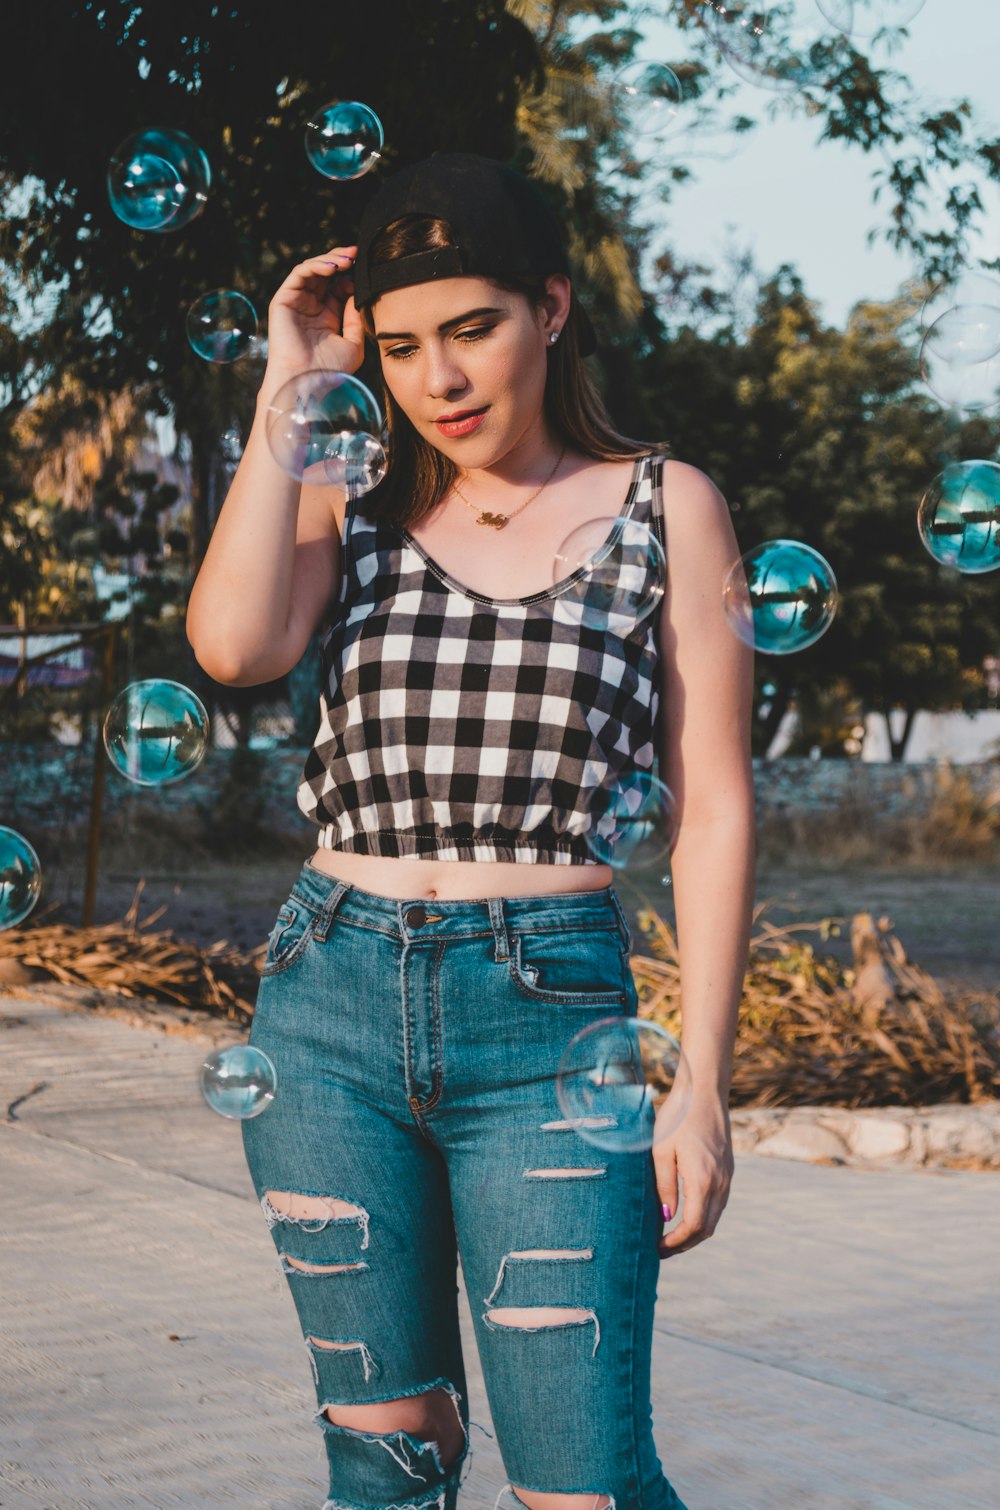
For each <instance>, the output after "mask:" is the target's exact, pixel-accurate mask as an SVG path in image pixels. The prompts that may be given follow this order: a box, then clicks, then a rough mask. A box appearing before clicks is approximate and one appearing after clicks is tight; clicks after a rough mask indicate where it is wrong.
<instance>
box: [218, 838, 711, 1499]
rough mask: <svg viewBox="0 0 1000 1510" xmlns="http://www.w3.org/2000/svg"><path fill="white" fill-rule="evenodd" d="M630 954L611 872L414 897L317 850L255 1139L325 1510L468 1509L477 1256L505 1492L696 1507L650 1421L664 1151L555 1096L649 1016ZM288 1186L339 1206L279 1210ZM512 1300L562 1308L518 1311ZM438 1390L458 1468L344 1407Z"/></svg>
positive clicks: (279, 999) (256, 1176)
mask: <svg viewBox="0 0 1000 1510" xmlns="http://www.w3.org/2000/svg"><path fill="white" fill-rule="evenodd" d="M629 946H630V937H629V929H628V924H627V922H626V919H625V916H624V914H623V912H622V908H621V904H620V902H619V899H618V896H617V894H616V892H615V890H614V887H607V888H605V889H603V890H599V891H580V892H570V893H563V894H561V895H558V896H525V897H504V898H489V899H481V900H475V901H438V900H428V899H426V898H425V899H421V900H416V901H413V902H405V901H396V900H394V899H392V898H389V897H383V896H378V895H375V894H373V893H371V892H367V891H362V890H360V889H359V888H358V887H356V886H351V885H348V884H346V883H345V882H341V881H337V880H335V879H334V878H333V877H331V876H328V875H326V874H324V873H323V872H322V871H319V870H317V869H316V868H315V867H314V866H313V865H311V864H310V863H309V862H308V861H307V862H306V864H305V865H304V866H303V868H302V871H301V873H300V875H299V877H298V879H297V880H296V882H295V884H294V886H293V888H292V891H291V894H290V896H289V897H288V900H287V901H286V902H285V903H284V904H283V905H282V907H281V909H280V911H279V913H278V917H277V921H276V923H275V926H274V929H273V932H272V934H271V937H270V940H269V945H268V951H267V958H266V962H265V965H264V969H263V977H262V980H261V983H260V992H259V996H258V1001H257V1007H256V1012H255V1014H254V1018H253V1025H252V1030H251V1033H250V1042H251V1044H253V1045H254V1046H255V1047H257V1048H259V1049H262V1050H263V1051H264V1052H265V1053H267V1054H268V1055H269V1056H270V1058H271V1059H272V1060H273V1062H274V1065H275V1068H276V1071H277V1093H276V1095H275V1099H274V1101H273V1102H272V1104H271V1105H270V1106H269V1107H268V1109H267V1110H266V1111H265V1112H264V1113H263V1114H262V1115H260V1116H258V1117H254V1118H250V1119H248V1120H246V1121H244V1122H243V1124H242V1132H243V1141H244V1148H245V1151H246V1157H247V1163H248V1166H249V1169H250V1173H251V1176H252V1178H253V1182H254V1187H255V1190H256V1193H257V1197H258V1200H259V1201H260V1204H261V1208H262V1210H263V1212H264V1215H265V1217H266V1218H267V1222H268V1227H269V1229H270V1232H271V1236H272V1238H273V1240H274V1242H275V1245H276V1247H277V1249H278V1253H279V1262H280V1265H281V1268H282V1272H283V1273H284V1274H285V1276H286V1278H287V1282H288V1285H289V1287H290V1289H291V1293H292V1296H293V1299H294V1303H295V1306H296V1308H297V1311H298V1316H299V1320H300V1323H301V1327H302V1334H303V1338H304V1340H305V1343H306V1349H307V1354H308V1358H309V1360H310V1363H311V1367H312V1375H313V1379H314V1382H315V1386H316V1397H317V1401H318V1404H319V1410H318V1411H317V1413H316V1417H315V1420H316V1424H317V1425H318V1426H320V1427H321V1428H322V1430H323V1433H324V1440H325V1444H326V1449H327V1457H328V1461H329V1474H330V1488H329V1499H328V1500H327V1501H326V1505H325V1506H324V1507H323V1510H388V1507H397V1506H398V1507H402V1510H428V1507H431V1506H434V1507H435V1510H455V1507H456V1505H457V1504H458V1489H459V1479H460V1475H461V1472H462V1469H463V1464H465V1465H467V1460H468V1453H469V1415H468V1396H467V1388H466V1378H465V1371H464V1365H463V1358H462V1348H461V1341H460V1335H459V1320H458V1305H457V1297H458V1287H457V1268H456V1265H457V1263H458V1262H459V1261H460V1262H461V1265H462V1274H463V1278H464V1282H465V1286H466V1290H467V1293H468V1296H469V1301H470V1305H471V1308H472V1315H473V1319H474V1322H475V1330H476V1341H477V1344H478V1349H479V1354H480V1359H481V1363H482V1369H483V1376H484V1379H485V1383H486V1388H487V1392H488V1395H489V1401H490V1408H491V1412H492V1416H493V1423H494V1427H495V1429H496V1434H497V1443H498V1446H499V1448H500V1452H501V1455H502V1457H503V1462H504V1467H505V1471H506V1474H507V1477H508V1479H509V1480H510V1485H511V1486H516V1487H518V1488H523V1489H528V1490H536V1491H548V1492H555V1493H564V1494H570V1493H580V1494H582V1493H586V1494H593V1495H594V1496H595V1499H596V1496H598V1495H607V1496H610V1500H609V1504H610V1505H613V1506H614V1510H684V1506H683V1504H682V1502H681V1500H680V1499H679V1498H678V1496H677V1494H676V1493H675V1491H674V1490H673V1489H672V1487H671V1485H670V1483H669V1482H668V1480H667V1479H666V1477H665V1476H664V1473H663V1469H662V1467H661V1464H660V1461H659V1459H658V1457H657V1453H656V1448H655V1446H654V1443H653V1435H652V1419H651V1415H652V1413H651V1406H650V1354H651V1345H652V1332H653V1308H654V1301H655V1296H656V1284H657V1277H658V1274H659V1268H660V1261H659V1257H658V1254H657V1240H658V1238H659V1236H660V1234H661V1231H662V1227H663V1219H662V1214H661V1210H660V1204H659V1200H658V1197H657V1191H656V1184H655V1180H654V1172H653V1161H652V1155H651V1154H650V1153H648V1152H646V1153H641V1152H640V1153H609V1152H607V1151H605V1150H602V1149H599V1148H596V1147H595V1146H594V1145H593V1144H591V1143H588V1142H587V1141H586V1140H585V1139H583V1138H581V1137H580V1135H579V1134H578V1133H577V1132H576V1130H575V1128H574V1127H572V1126H570V1125H568V1124H567V1123H566V1121H565V1119H564V1117H563V1113H562V1112H561V1110H560V1107H559V1104H558V1101H557V1099H556V1090H555V1084H556V1068H557V1065H558V1063H559V1059H560V1056H561V1055H562V1052H563V1050H564V1048H565V1047H566V1045H567V1043H568V1042H569V1040H570V1038H571V1037H572V1036H573V1035H574V1034H575V1033H577V1032H578V1031H579V1030H580V1029H581V1028H584V1027H586V1026H587V1025H588V1023H592V1022H594V1021H595V1020H596V1019H598V1018H600V1017H605V1016H613V1015H635V1013H636V1010H637V1005H638V1003H637V996H636V989H635V984H634V982H633V980H632V974H631V971H630V969H629V963H628V960H629ZM276 1192H277V1193H278V1199H277V1200H276V1202H272V1201H271V1200H270V1199H269V1193H270V1194H271V1195H274V1194H275V1193H276ZM290 1194H299V1195H306V1196H317V1197H321V1198H327V1199H329V1200H330V1201H331V1202H332V1203H336V1205H333V1204H331V1207H330V1214H329V1215H324V1216H316V1217H305V1218H304V1217H302V1216H298V1217H294V1216H292V1215H290V1214H287V1213H286V1214H282V1212H281V1211H280V1210H279V1209H278V1208H279V1207H280V1206H281V1204H282V1201H281V1197H283V1196H286V1195H290ZM286 1205H287V1203H286ZM290 1259H291V1260H296V1261H297V1262H295V1263H290V1262H289V1260H290ZM510 1307H564V1308H567V1315H566V1319H564V1320H560V1322H559V1323H558V1324H556V1323H554V1322H552V1321H551V1320H550V1321H548V1322H547V1324H541V1325H536V1326H532V1325H529V1324H526V1321H525V1318H523V1317H522V1318H520V1319H519V1320H518V1324H516V1325H515V1324H513V1322H512V1320H510V1319H508V1321H507V1322H504V1320H503V1313H504V1310H505V1308H510ZM324 1344H326V1345H324ZM331 1344H333V1345H331ZM434 1388H439V1389H446V1390H447V1391H448V1392H449V1394H450V1395H451V1398H452V1400H453V1402H454V1404H455V1407H456V1410H457V1412H458V1417H459V1419H460V1421H461V1423H462V1427H463V1430H464V1445H463V1448H462V1451H461V1453H460V1454H459V1456H458V1457H457V1458H455V1459H454V1460H453V1461H451V1462H450V1463H448V1464H443V1463H442V1459H441V1454H440V1453H439V1451H438V1446H437V1443H436V1442H433V1441H423V1440H421V1439H419V1438H417V1437H414V1436H412V1435H410V1434H408V1433H407V1432H405V1431H395V1432H385V1433H376V1432H373V1431H360V1430H356V1429H354V1428H351V1427H346V1426H340V1425H336V1424H334V1423H333V1422H332V1421H331V1420H330V1418H329V1417H328V1416H327V1415H326V1414H325V1408H326V1406H328V1405H338V1404H340V1405H348V1404H350V1405H357V1404H362V1403H373V1402H376V1401H386V1400H396V1399H399V1398H402V1397H404V1396H411V1395H417V1394H420V1393H422V1392H424V1391H425V1390H430V1389H434ZM511 1494H512V1491H511ZM509 1497H510V1496H509Z"/></svg>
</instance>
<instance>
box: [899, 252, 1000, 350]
mask: <svg viewBox="0 0 1000 1510" xmlns="http://www.w3.org/2000/svg"><path fill="white" fill-rule="evenodd" d="M911 287H912V288H913V289H914V292H916V291H917V290H924V289H926V284H920V283H917V284H914V285H911ZM969 305H971V306H973V307H974V308H975V309H976V310H977V311H983V310H990V311H1000V278H998V277H997V275H996V274H995V273H987V272H984V271H983V270H982V269H981V268H977V267H973V268H963V269H962V270H961V271H960V272H959V273H957V274H956V275H955V276H954V277H953V278H945V279H942V281H941V282H940V283H935V284H934V285H933V287H932V288H931V290H930V292H929V293H926V294H925V295H924V297H923V298H922V300H921V304H920V324H921V326H922V327H923V329H924V330H929V329H930V327H931V326H932V325H933V324H934V323H935V321H937V320H939V319H940V318H941V316H942V315H944V314H947V313H948V312H949V310H953V309H959V308H962V307H966V306H969ZM991 323H992V322H991ZM992 355H993V350H988V351H984V352H983V353H982V356H981V358H980V360H982V361H986V359H987V358H988V357H991V356H992Z"/></svg>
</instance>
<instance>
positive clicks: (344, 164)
mask: <svg viewBox="0 0 1000 1510" xmlns="http://www.w3.org/2000/svg"><path fill="white" fill-rule="evenodd" d="M384 140H385V133H384V132H383V130H382V122H381V121H380V120H379V118H378V116H377V115H376V114H375V112H374V110H370V109H369V107H368V106H367V105H361V104H359V103H358V101H357V100H332V101H331V102H330V104H329V105H324V106H323V108H322V109H321V110H317V111H316V113H315V115H313V116H311V117H310V118H309V120H308V121H307V122H306V156H307V157H308V159H309V161H310V162H311V163H312V165H313V167H314V168H316V169H317V170H318V171H319V172H320V173H322V174H323V176H324V178H337V179H348V178H360V177H361V175H362V174H363V173H367V172H368V170H369V168H372V167H374V165H375V164H376V163H377V162H378V160H379V158H380V157H381V155H382V143H383V142H384Z"/></svg>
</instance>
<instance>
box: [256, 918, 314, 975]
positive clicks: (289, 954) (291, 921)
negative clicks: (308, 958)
mask: <svg viewBox="0 0 1000 1510" xmlns="http://www.w3.org/2000/svg"><path fill="white" fill-rule="evenodd" d="M316 917H317V914H316V913H315V912H313V911H312V909H311V908H309V907H305V906H304V905H303V904H302V903H301V902H300V901H297V900H295V901H288V902H283V903H282V905H281V907H280V908H279V909H278V916H277V917H276V918H275V921H274V927H273V928H272V929H271V936H270V938H269V939H268V941H267V954H266V956H265V958H264V964H263V966H262V967H261V972H260V973H261V975H276V974H277V973H278V971H279V970H287V969H288V968H289V967H290V966H291V965H294V963H295V961H296V960H297V959H299V958H300V956H301V955H302V954H303V953H304V952H305V949H306V946H307V945H308V943H309V940H310V939H311V938H312V934H313V929H314V928H315V926H316Z"/></svg>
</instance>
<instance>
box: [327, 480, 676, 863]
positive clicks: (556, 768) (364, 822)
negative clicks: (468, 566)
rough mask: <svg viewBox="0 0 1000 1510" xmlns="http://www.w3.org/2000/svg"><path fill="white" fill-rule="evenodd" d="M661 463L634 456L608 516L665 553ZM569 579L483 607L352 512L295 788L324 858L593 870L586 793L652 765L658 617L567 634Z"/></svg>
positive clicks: (381, 525) (385, 528)
mask: <svg viewBox="0 0 1000 1510" xmlns="http://www.w3.org/2000/svg"><path fill="white" fill-rule="evenodd" d="M663 460H664V458H663V457H662V456H661V455H647V456H641V457H638V458H637V459H636V462H635V465H634V467H633V471H632V479H631V484H630V487H629V491H628V496H627V498H626V500H625V504H624V507H623V508H622V510H621V516H620V517H622V518H623V519H636V520H641V521H642V522H643V523H644V524H646V525H648V526H650V527H651V528H652V529H653V530H654V531H655V532H656V534H657V538H658V539H659V540H660V543H661V545H662V544H663V520H662V513H663V509H662V493H661V477H662V470H663ZM579 576H580V574H579V573H576V574H574V576H572V577H570V578H567V579H565V580H564V581H563V582H562V583H558V584H556V585H554V586H553V587H551V588H550V589H548V590H547V591H545V592H537V593H534V594H532V596H531V597H527V598H506V599H505V598H488V597H485V596H484V595H483V594H481V593H476V592H472V591H471V590H470V589H469V588H466V587H463V586H462V584H461V583H460V582H457V581H456V580H455V579H454V578H453V577H451V576H450V575H449V574H448V573H447V572H445V571H444V570H443V569H442V568H441V567H440V566H439V565H438V564H437V563H436V562H435V561H432V560H431V559H430V557H429V556H428V555H427V554H426V553H425V552H424V550H423V549H422V547H421V546H420V545H419V544H418V543H417V542H416V541H415V540H414V539H413V537H412V536H411V535H410V534H409V533H408V531H406V530H405V529H401V528H400V527H399V526H398V525H395V524H392V523H390V522H388V521H386V520H376V521H370V520H367V519H366V518H365V517H364V516H363V514H361V512H360V511H359V508H358V503H357V500H348V505H347V513H346V518H345V521H344V538H343V543H342V548H341V588H340V596H339V600H338V608H337V610H336V612H335V614H334V616H333V620H332V622H331V623H330V625H329V626H328V628H327V629H326V631H325V634H324V636H323V641H322V663H323V680H322V691H321V694H320V709H321V721H320V727H319V730H318V732H317V735H316V740H315V743H314V745H313V748H312V750H311V751H310V753H309V756H308V758H307V760H306V765H305V769H304V771H303V775H302V781H301V784H300V786H299V790H298V805H299V807H300V808H301V809H302V811H303V813H305V815H306V817H307V818H310V819H312V820H313V821H314V822H315V823H317V824H318V825H319V839H318V843H319V846H320V847H321V848H324V849H331V850H347V851H350V852H351V853H354V854H366V855H387V856H391V857H394V858H421V859H436V860H487V861H489V860H493V861H500V860H514V861H527V862H536V863H544V864H549V865H596V864H598V863H600V861H599V859H598V858H597V855H596V854H595V852H594V850H593V849H592V848H591V843H592V842H593V834H594V833H595V832H596V831H597V830H596V829H593V828H592V825H593V824H594V821H595V820H594V813H595V811H596V810H597V808H598V804H597V803H596V802H595V801H594V800H593V799H594V796H595V790H596V789H597V788H601V787H604V788H606V787H607V786H608V785H609V784H611V785H612V786H613V785H614V783H615V781H616V779H618V778H624V777H625V776H626V774H629V773H630V774H632V776H633V778H634V773H635V772H636V771H645V770H649V769H650V768H651V767H652V765H653V760H654V753H655V746H656V733H655V731H656V726H657V725H656V719H657V706H658V701H659V698H658V675H657V672H658V661H659V657H658V652H657V626H658V622H659V618H660V608H659V607H657V608H656V610H655V611H654V612H652V613H647V614H646V616H645V617H644V618H642V619H640V620H639V621H638V622H636V621H635V619H634V618H633V617H629V618H625V617H624V616H623V615H619V616H618V617H617V619H612V620H609V621H608V622H607V623H606V624H604V625H603V626H601V627H591V625H590V624H588V622H587V621H586V619H587V618H589V617H591V616H590V615H588V616H586V617H585V621H584V622H583V623H580V622H579V620H580V613H579V610H577V611H576V612H575V614H574V612H573V611H572V604H570V605H569V608H568V607H567V602H566V601H565V600H564V599H563V597H562V596H561V595H562V594H564V593H565V591H566V586H567V583H569V582H573V581H576V580H577V579H578V578H579ZM630 585H631V584H630ZM588 830H591V831H592V839H591V842H588V839H587V837H586V835H587V833H588ZM598 853H599V851H598Z"/></svg>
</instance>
